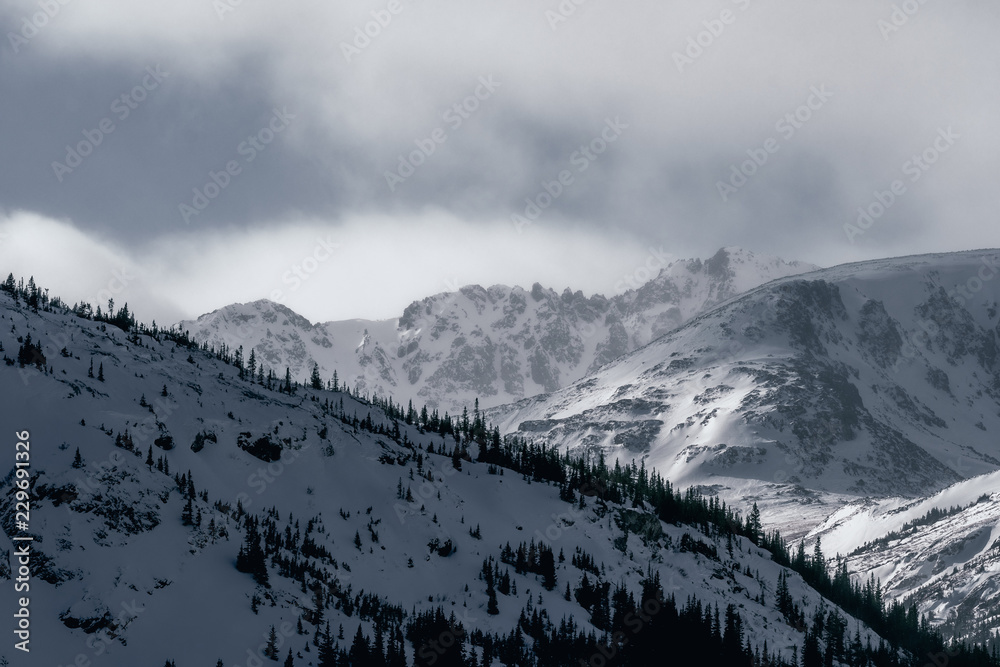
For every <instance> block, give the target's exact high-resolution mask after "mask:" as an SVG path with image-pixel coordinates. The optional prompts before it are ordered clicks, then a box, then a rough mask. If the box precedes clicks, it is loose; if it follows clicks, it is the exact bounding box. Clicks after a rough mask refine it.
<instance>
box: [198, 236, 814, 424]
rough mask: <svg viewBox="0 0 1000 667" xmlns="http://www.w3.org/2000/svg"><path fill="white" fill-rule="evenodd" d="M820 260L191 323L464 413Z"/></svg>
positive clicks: (722, 261) (742, 263) (714, 263)
mask: <svg viewBox="0 0 1000 667" xmlns="http://www.w3.org/2000/svg"><path fill="white" fill-rule="evenodd" d="M814 268H815V267H813V266H811V265H808V264H803V263H800V262H785V261H783V260H780V259H777V258H774V257H768V256H764V255H758V254H754V253H751V252H748V251H745V250H740V249H738V248H724V249H722V250H720V251H719V252H717V253H716V254H715V255H714V256H713V257H711V258H710V259H707V260H704V261H702V260H697V259H695V260H685V261H676V262H672V263H671V264H669V265H668V266H666V267H665V268H664V269H662V270H661V271H660V273H659V275H657V276H656V277H655V278H653V279H652V280H650V281H649V282H647V283H646V284H644V285H642V286H641V287H638V288H636V289H630V290H628V291H626V292H624V293H622V294H620V295H617V296H614V297H611V298H606V297H604V296H601V295H594V296H591V297H585V296H584V295H583V294H582V293H581V292H572V291H570V290H569V289H567V290H565V291H564V292H562V293H561V294H559V293H557V292H555V291H554V290H551V289H546V288H543V287H542V286H541V285H539V284H537V283H536V284H535V285H534V286H533V287H532V288H531V289H530V290H525V289H522V288H520V287H505V286H501V285H495V286H493V287H490V288H488V289H485V288H483V287H480V286H478V285H470V286H466V287H463V288H462V289H460V290H459V291H457V292H451V293H442V294H437V295H434V296H431V297H427V298H425V299H423V300H421V301H416V302H414V303H412V304H411V305H410V306H408V307H407V308H406V309H405V311H404V312H403V314H402V315H401V316H400V317H399V319H398V320H389V321H381V322H372V321H364V320H349V321H342V322H327V323H319V324H311V323H310V322H308V321H307V320H306V319H305V318H302V317H300V316H298V315H297V314H295V313H294V312H292V311H291V310H289V309H288V308H286V307H284V306H281V305H278V304H275V303H272V302H269V301H256V302H253V303H249V304H235V305H232V306H227V307H225V308H222V309H220V310H218V311H215V312H213V313H210V314H208V315H203V316H202V317H199V318H198V319H197V320H194V321H185V322H181V323H180V324H179V326H180V327H181V329H183V330H189V331H190V332H191V336H192V337H193V338H195V339H196V340H198V341H203V342H208V343H209V344H211V345H215V346H216V347H218V346H219V345H220V344H222V343H225V344H226V345H228V346H229V347H230V348H233V349H235V348H237V347H238V346H240V345H242V346H243V348H244V350H245V354H246V355H247V356H248V355H249V350H250V348H253V349H254V350H255V354H256V355H257V357H258V359H259V360H260V361H262V362H263V363H265V364H266V365H267V366H268V367H269V368H271V369H274V370H275V372H277V373H279V374H283V373H284V369H285V368H286V367H288V368H289V369H290V370H291V373H292V376H293V377H295V378H297V379H302V380H304V379H306V378H308V377H309V374H310V372H311V370H312V365H313V364H314V363H316V364H318V365H319V367H320V371H321V374H322V377H323V378H324V379H325V380H329V379H330V378H331V377H332V374H333V371H334V370H336V371H337V372H338V376H339V380H340V381H341V382H343V383H345V384H347V385H348V386H350V387H352V388H355V389H357V390H359V391H360V392H368V393H371V392H376V393H378V394H379V395H392V396H393V397H394V398H395V399H397V400H401V401H403V402H406V401H408V400H412V401H413V402H414V404H415V405H418V406H419V405H423V404H427V405H428V407H430V408H439V409H441V411H442V412H443V411H450V412H452V413H454V412H460V411H461V410H462V408H463V407H466V406H470V405H472V403H473V401H474V400H475V399H477V398H478V399H479V401H480V404H481V405H482V406H484V407H487V406H494V405H499V404H502V403H507V402H510V401H514V400H518V399H520V398H524V397H526V396H533V395H535V394H538V393H542V392H548V391H554V390H556V389H559V388H560V387H563V386H565V385H566V384H568V383H570V382H572V381H574V380H578V379H579V378H581V377H583V376H584V375H586V374H588V373H591V372H593V371H595V370H596V369H598V368H600V367H601V366H602V365H604V364H606V363H608V362H610V361H613V360H614V359H616V358H618V357H620V356H621V355H623V354H625V353H627V352H629V351H631V350H634V349H636V348H637V347H640V346H642V345H645V344H646V343H648V342H650V341H651V340H653V339H655V338H656V337H658V336H661V335H663V334H665V333H667V332H668V331H670V330H672V329H674V328H676V327H677V326H679V325H680V324H682V323H684V322H685V321H687V320H688V319H690V318H691V317H693V316H694V315H696V314H698V313H700V312H702V311H704V310H705V309H706V308H709V307H711V306H714V305H716V304H718V303H721V302H722V301H725V300H726V299H729V298H731V297H733V296H735V295H736V294H738V293H740V292H742V291H744V290H747V289H749V288H751V287H755V286H757V285H760V284H762V283H766V282H768V281H770V280H773V279H775V278H781V277H784V276H788V275H793V274H797V273H802V272H804V271H808V270H811V269H814Z"/></svg>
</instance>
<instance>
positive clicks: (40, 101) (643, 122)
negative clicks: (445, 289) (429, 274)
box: [0, 0, 1000, 305]
mask: <svg viewBox="0 0 1000 667" xmlns="http://www.w3.org/2000/svg"><path fill="white" fill-rule="evenodd" d="M56 2H57V4H58V0H56ZM569 4H570V3H562V5H560V3H558V2H544V3H537V2H529V1H527V0H523V1H515V2H510V3H503V4H496V5H492V4H490V5H484V4H481V3H468V2H458V1H447V2H440V3H436V4H433V5H428V4H426V3H412V2H402V1H401V3H400V4H399V5H396V7H397V8H398V11H397V12H396V13H393V14H391V16H388V15H386V14H385V10H386V7H387V6H388V5H387V3H385V2H379V1H374V2H366V3H352V4H350V5H337V4H335V3H325V2H318V1H313V0H301V1H299V2H293V3H289V4H287V5H281V6H278V5H266V6H265V5H260V4H251V3H245V2H244V3H240V4H239V5H233V4H232V3H230V4H226V5H225V6H226V7H230V8H231V9H232V11H225V12H223V13H220V12H219V11H217V5H218V3H215V4H213V3H211V2H197V1H194V0H192V1H190V2H185V1H178V2H175V3H170V4H169V5H168V4H165V3H158V2H152V1H151V0H129V1H126V0H107V1H106V2H101V3H84V2H80V1H79V0H77V2H68V3H67V4H65V5H59V6H60V7H61V9H59V11H58V12H57V15H55V16H52V17H51V18H50V19H46V21H45V25H43V26H41V27H39V28H38V29H37V34H35V35H33V36H31V37H30V38H29V39H26V40H25V39H24V38H22V40H21V41H18V39H17V38H16V37H15V38H12V37H11V35H15V36H17V35H23V33H24V31H25V27H24V25H25V24H24V21H25V20H29V21H32V20H34V17H35V16H36V15H37V13H38V11H40V10H39V6H40V5H39V4H38V3H37V2H36V1H34V0H17V1H16V2H10V3H6V4H5V6H4V7H3V8H2V9H0V32H2V34H3V35H4V36H5V37H4V40H3V44H2V45H0V54H2V55H0V87H2V90H3V91H4V92H5V93H8V94H4V95H0V117H2V118H4V120H5V124H4V126H3V129H2V131H0V153H2V155H3V160H2V162H0V208H2V209H3V210H5V211H8V212H9V211H15V210H24V211H29V212H33V213H36V214H39V215H41V216H45V217H48V218H57V219H66V220H69V221H70V224H72V225H73V226H75V227H76V228H78V229H80V230H81V231H83V232H84V233H85V234H90V235H91V236H92V237H93V238H95V239H98V240H100V239H104V240H111V241H115V242H116V243H118V244H119V246H120V247H119V248H118V249H117V250H116V251H115V252H116V253H118V251H119V250H120V251H121V252H124V253H128V252H134V253H136V254H137V255H142V254H143V253H144V252H146V251H148V249H149V247H151V246H152V245H155V244H164V243H178V244H180V245H179V246H177V247H178V248H180V247H182V246H183V244H184V243H188V244H189V247H190V248H195V247H201V246H204V244H205V243H207V242H208V240H207V239H209V238H211V239H214V241H212V242H217V243H224V241H223V239H226V238H231V237H232V235H234V234H237V235H238V234H263V235H266V234H268V233H270V234H271V236H270V237H269V238H270V242H271V246H270V247H271V248H276V247H277V246H278V245H281V244H287V243H290V242H288V241H286V240H285V237H284V236H283V231H284V230H285V229H291V228H298V227H301V226H302V225H312V226H315V227H316V228H317V229H318V230H320V229H321V230H323V232H324V233H326V232H327V231H333V232H335V231H336V230H338V229H342V230H347V229H351V230H358V229H361V228H362V227H365V228H368V229H370V230H371V232H370V234H371V237H370V238H371V245H372V248H373V250H372V252H373V253H375V254H376V255H377V253H378V252H380V251H381V247H382V246H383V245H384V244H385V243H387V240H386V239H388V238H390V235H389V234H388V233H387V232H388V230H389V229H390V228H392V229H396V227H395V226H396V225H402V226H406V225H416V226H424V227H423V228H425V229H426V230H427V233H426V234H424V235H423V236H420V235H417V236H415V237H414V238H413V239H411V246H410V250H411V251H412V252H413V253H414V255H415V256H417V257H419V256H421V254H426V249H427V248H430V247H432V246H434V244H436V243H442V242H445V243H448V244H452V245H453V246H454V248H455V249H456V251H462V250H464V249H465V247H466V244H467V245H468V246H470V247H477V244H478V245H479V246H481V245H482V244H483V243H484V242H485V241H486V239H490V240H491V242H493V243H494V244H497V243H499V244H500V245H504V246H505V247H506V245H509V246H510V247H511V248H519V249H523V248H524V247H525V245H526V244H531V243H541V242H542V241H543V239H545V242H546V243H555V244H556V246H553V247H552V248H550V249H549V250H550V252H549V253H548V255H549V256H551V257H553V258H556V257H558V255H559V252H558V250H559V249H558V244H559V239H560V233H562V234H563V235H564V236H565V235H567V234H577V233H578V232H586V234H585V235H584V236H585V237H586V238H588V239H594V240H595V246H594V248H593V251H594V254H598V253H600V252H602V250H603V249H604V248H607V247H608V246H609V245H621V246H622V247H624V246H626V245H628V244H630V243H634V244H637V246H642V245H649V244H663V243H666V244H668V245H669V246H670V250H671V251H673V252H674V253H675V254H679V255H705V254H707V253H711V252H714V250H715V249H716V248H718V247H719V246H722V245H744V246H747V247H749V248H751V249H757V250H764V251H769V252H774V253H781V254H783V255H785V256H787V257H789V258H795V259H804V260H807V261H812V262H815V263H821V264H833V263H836V262H839V261H846V260H853V259H861V258H864V257H875V256H881V255H890V254H902V253H913V252H924V251H931V250H940V249H961V248H965V247H973V246H977V247H981V246H989V245H1000V236H998V234H1000V232H998V231H997V228H996V226H995V224H993V220H992V215H993V212H994V211H995V209H996V203H997V202H996V198H995V194H994V193H995V188H993V187H992V181H993V180H994V178H995V176H994V171H995V164H994V161H993V157H992V156H993V155H995V154H996V153H997V151H998V150H1000V133H998V131H997V124H996V121H995V112H994V110H995V109H996V108H997V106H998V102H1000V91H998V89H997V88H996V86H995V85H993V81H994V76H995V75H994V73H995V71H996V68H997V66H998V65H1000V49H998V47H997V46H996V43H995V37H994V35H995V32H996V28H997V23H998V22H1000V21H998V10H997V7H996V5H985V4H983V3H976V2H971V1H970V2H955V3H950V4H947V5H944V4H934V3H923V4H920V3H916V2H915V0H911V1H910V2H908V3H905V2H889V1H885V2H882V1H879V2H875V3H872V2H862V1H860V0H848V1H846V2H843V3H837V4H835V5H834V4H832V3H829V4H822V3H821V4H809V5H801V4H796V3H791V2H784V3H781V2H764V1H763V0H738V1H734V0H715V1H713V2H710V3H708V4H701V3H699V4H694V3H692V4H690V5H675V4H668V3H658V2H653V1H652V0H641V1H640V0H636V1H634V2H625V3H611V2H609V1H608V0H588V2H586V3H583V5H582V6H581V7H579V9H578V10H576V11H574V12H572V13H571V14H570V13H567V12H566V11H563V13H559V12H560V11H561V10H560V9H559V8H560V7H563V10H565V7H567V6H569ZM904 5H905V8H906V9H905V11H904V9H903V8H904ZM551 12H556V14H552V13H551ZM900 12H902V13H900ZM564 14H565V16H564ZM387 16H388V18H387ZM377 18H378V19H380V20H381V23H382V25H378V24H377V23H373V21H376V19H377ZM563 18H565V20H562V19H563ZM366 30H367V31H368V32H369V34H370V36H369V37H364V36H363V34H364V31H366ZM15 51H16V52H15ZM156 67H159V68H161V69H162V70H164V71H166V72H169V73H170V74H169V77H166V78H165V79H164V80H163V81H162V82H160V83H159V84H158V86H157V87H156V88H155V89H152V90H147V91H145V94H144V97H145V99H144V100H143V101H142V102H140V103H138V104H137V106H136V108H135V109H130V114H129V116H128V117H127V118H118V117H117V116H116V114H115V112H113V111H112V104H113V103H114V101H115V100H116V99H119V98H120V96H121V95H122V94H128V93H129V91H131V90H133V88H134V87H135V86H142V85H143V81H144V78H145V77H147V75H148V70H147V68H156ZM817 91H826V92H824V93H822V94H819V93H818V92H817ZM276 113H277V114H278V115H280V116H281V118H282V119H281V120H280V122H277V124H274V123H275V122H276V121H275V114H276ZM106 117H107V118H110V120H111V121H113V122H114V131H113V132H111V133H109V134H107V135H105V136H103V139H102V143H101V145H100V146H97V147H96V148H95V149H94V150H93V153H92V155H89V156H87V157H86V158H84V159H83V161H82V164H81V165H80V166H78V167H76V168H74V169H73V171H72V172H71V173H63V174H62V181H61V182H60V180H59V177H58V175H57V174H55V173H54V172H53V166H52V163H53V162H55V161H59V162H65V161H66V148H65V147H66V146H67V145H70V146H74V145H76V144H77V143H78V142H80V141H82V140H85V139H86V136H85V135H84V132H93V131H94V128H97V127H98V126H99V123H100V121H101V120H102V119H104V118H106ZM790 119H791V120H790ZM609 123H611V124H614V125H616V126H618V127H620V128H621V129H620V131H617V132H616V133H615V139H614V141H609V140H607V139H608V137H602V133H606V132H607V129H606V128H607V127H608V124H609ZM278 127H280V130H276V128H278ZM947 128H952V131H953V132H954V133H956V134H957V135H958V137H959V138H958V139H957V140H956V141H955V143H954V145H953V146H950V147H949V150H948V151H947V152H943V153H941V154H939V155H937V156H935V160H934V162H933V163H932V164H929V165H928V168H927V169H926V170H924V171H921V173H920V178H919V179H916V180H906V192H905V194H903V195H902V196H899V197H897V198H896V199H895V201H894V202H893V203H892V204H891V206H889V207H888V209H887V210H886V211H885V212H884V215H881V216H879V218H878V219H877V220H875V221H873V224H872V225H871V226H870V228H868V229H865V230H864V233H863V234H860V235H858V234H853V235H852V234H851V233H849V232H846V231H845V225H847V226H849V225H851V224H853V223H855V221H856V219H857V215H858V214H857V209H858V208H859V207H866V206H868V205H869V204H870V202H872V201H874V199H873V198H875V197H877V196H879V195H878V193H880V192H883V191H885V190H886V189H887V188H889V187H891V184H892V183H893V182H894V181H895V180H898V179H908V178H909V177H907V176H906V175H905V174H904V169H905V167H904V165H905V164H906V163H907V161H908V160H910V159H911V158H912V157H913V156H915V155H917V156H919V155H923V153H924V152H925V151H927V150H929V147H932V146H933V142H934V141H935V137H936V136H938V133H939V132H941V131H945V130H946V129H947ZM254 137H256V138H257V140H258V141H263V140H264V139H266V140H267V141H266V142H264V143H263V144H262V145H261V146H260V148H261V150H257V148H252V150H251V149H250V148H247V146H248V144H246V143H245V142H247V141H250V144H249V146H254V144H253V141H254V139H253V138H254ZM768 141H771V142H772V143H771V144H768V143H767V142H768ZM428 142H429V143H428ZM766 146H770V147H771V150H767V149H766V148H765V147H766ZM588 149H589V150H591V151H593V152H594V154H593V155H588V153H587V150H588ZM597 149H599V150H597ZM761 151H764V152H763V153H762V152H761ZM251 155H252V156H253V159H252V160H250V159H249V158H250V156H251ZM762 155H763V156H765V157H766V160H765V159H762V158H761V157H760V156H762ZM581 156H584V157H581ZM754 156H757V158H756V161H757V163H756V164H751V165H750V166H749V167H746V166H745V165H746V164H747V160H754V159H755V158H754ZM227 166H228V167H229V169H227ZM734 170H735V171H734ZM751 172H752V173H751ZM741 173H742V175H741ZM744 180H745V182H743V181H744ZM727 188H732V190H729V189H727ZM196 191H197V192H196ZM182 207H188V208H187V214H185V212H184V208H182ZM533 207H534V208H533ZM195 211H196V213H195ZM535 213H537V215H535ZM512 216H520V217H521V218H522V219H524V218H532V219H531V220H530V223H531V224H530V225H529V226H522V227H518V226H517V224H516V218H515V219H514V220H512ZM185 218H186V219H185ZM23 219H29V218H23ZM438 219H443V220H448V221H449V222H448V224H449V225H452V224H453V223H454V224H455V225H458V226H459V227H461V228H463V229H464V231H463V232H462V233H460V234H457V236H456V237H455V238H449V239H445V240H441V239H434V238H431V234H432V232H431V229H433V226H432V225H431V221H433V220H438ZM448 228H449V229H450V230H452V231H453V230H454V229H457V227H453V226H450V227H448ZM396 231H398V229H397V230H396ZM528 232H531V234H529V233H528ZM345 233H346V232H345ZM496 233H499V234H507V235H509V238H508V237H507V236H500V237H495V236H493V235H494V234H496ZM532 234H533V235H532ZM213 235H214V236H213ZM289 236H294V235H289ZM397 236H398V235H397ZM255 238H256V237H255ZM261 238H263V237H261ZM296 238H298V237H296ZM303 238H308V237H303ZM352 238H355V239H361V238H362V236H358V235H354V232H352ZM498 238H500V239H504V240H502V241H497V239H498ZM581 238H583V237H581ZM305 242H306V243H308V241H305ZM414 243H415V244H417V246H419V247H416V246H413V245H412V244H414ZM505 244H506V245H505ZM262 247H267V244H263V246H262ZM282 247H283V248H284V250H286V251H287V252H288V253H289V256H291V257H293V258H294V256H295V255H296V253H301V252H307V251H308V248H306V249H305V250H302V249H300V248H298V247H285V246H282ZM178 252H180V250H178ZM484 261H487V262H492V263H493V264H491V265H490V266H493V265H494V264H495V266H496V267H498V269H502V268H503V267H504V266H509V264H510V263H509V262H506V263H505V262H504V260H503V258H491V259H488V260H484ZM551 261H553V262H557V261H558V260H556V259H553V260H551ZM565 261H566V264H565V271H566V273H565V275H566V279H565V280H564V281H563V282H564V283H565V284H571V283H576V282H578V281H585V280H586V278H587V277H588V276H587V275H586V273H585V271H584V270H583V269H581V268H580V266H579V263H578V262H574V261H572V259H571V258H569V259H566V260H565ZM483 266H484V267H485V266H486V265H485V264H483ZM237 268H238V267H237ZM531 272H532V271H531V270H530V267H528V269H527V270H526V271H525V273H524V274H523V275H522V274H520V273H519V274H517V275H513V274H511V275H510V277H508V278H503V280H505V281H507V282H517V281H520V282H527V283H529V284H530V282H533V281H534V279H535V278H534V276H533V275H528V274H529V273H531ZM536 272H537V273H546V274H547V275H549V274H552V275H557V274H558V273H557V272H555V271H554V270H553V268H552V267H551V266H548V265H547V266H545V267H536ZM227 275H228V274H227ZM491 275H493V274H491ZM497 275H502V272H501V271H499V270H498V272H497ZM446 279H447V280H451V279H452V277H451V276H448V277H442V276H435V277H434V278H433V282H434V284H435V285H439V284H440V283H441V282H442V281H443V280H446ZM463 279H465V278H463ZM468 279H469V280H473V281H478V280H479V279H478V278H477V277H476V276H474V275H471V276H468ZM236 280H238V279H236ZM220 289H221V287H220ZM220 305H221V304H220Z"/></svg>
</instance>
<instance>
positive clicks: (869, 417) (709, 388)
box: [490, 250, 1000, 496]
mask: <svg viewBox="0 0 1000 667" xmlns="http://www.w3.org/2000/svg"><path fill="white" fill-rule="evenodd" d="M998 269H1000V253H998V252H997V251H994V250H988V251H977V252H965V253H954V254H940V255H926V256H920V257H907V258H898V259H889V260H880V261H872V262H862V263H858V264H849V265H843V266H838V267H834V268H831V269H824V270H819V271H815V272H812V273H809V274H805V275H802V276H795V277H790V278H784V279H781V280H777V281H774V282H771V283H769V284H766V285H763V286H761V287H758V288H755V289H752V290H750V291H749V292H747V293H745V294H744V295H742V296H740V297H737V298H735V299H732V300H731V301H729V302H727V303H724V304H722V305H720V306H718V307H716V308H715V309H713V310H711V311H709V312H707V313H705V314H703V315H700V316H698V317H695V318H694V319H693V320H691V321H690V322H688V323H687V324H685V325H684V326H682V327H681V328H679V329H677V330H675V331H673V332H671V333H669V334H668V335H666V336H664V337H662V338H659V339H657V340H655V341H653V342H652V343H650V344H649V345H647V346H646V347H643V348H641V349H639V350H636V351H635V352H632V353H630V354H628V355H626V356H624V357H622V358H620V359H618V360H616V361H615V362H613V363H611V364H609V365H607V366H605V367H604V368H602V369H601V370H600V371H598V372H597V373H595V374H594V375H592V376H590V377H587V378H585V379H582V380H579V381H577V382H575V383H573V384H571V385H569V386H567V387H564V388H562V389H560V390H558V391H555V392H553V393H550V394H548V395H543V396H538V397H534V398H530V399H524V400H522V401H519V402H516V403H514V404H511V405H508V406H503V407H500V408H496V409H494V410H492V411H491V412H490V417H491V418H493V419H494V420H496V421H497V422H498V423H501V424H502V428H503V430H504V431H505V432H513V433H521V434H524V435H530V436H533V437H535V438H539V439H542V440H545V441H548V442H551V443H554V444H557V445H559V446H561V447H564V448H568V449H580V448H582V449H595V450H601V451H604V452H606V453H608V454H609V455H612V456H618V457H622V458H626V459H630V458H632V457H633V456H640V457H643V458H644V459H645V461H646V465H647V466H651V467H655V468H656V469H658V470H660V471H661V472H663V473H664V474H665V475H667V476H668V477H669V478H670V479H672V480H675V481H678V482H681V483H692V484H694V483H697V484H709V485H721V486H722V487H729V488H733V489H735V488H738V487H739V486H740V484H741V483H742V482H741V480H763V481H764V482H766V483H770V484H797V485H801V486H803V487H806V488H807V489H812V490H823V491H830V492H838V493H846V494H852V495H860V496H865V495H886V494H902V495H909V496H915V495H923V494H927V493H931V492H933V491H935V490H938V489H941V488H942V487H944V486H946V485H947V484H950V483H952V482H955V481H958V480H960V479H962V478H964V477H967V476H972V475H975V474H980V473H984V472H989V471H992V470H995V469H997V468H998V467H1000V449H998V447H997V442H996V435H995V434H996V433H997V432H1000V411H998V402H1000V358H998V354H997V352H998V319H1000V317H998V312H1000V307H998V298H1000V289H998V288H1000V280H994V279H993V277H994V276H996V272H997V270H998Z"/></svg>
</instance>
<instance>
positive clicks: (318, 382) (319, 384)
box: [309, 362, 323, 390]
mask: <svg viewBox="0 0 1000 667" xmlns="http://www.w3.org/2000/svg"><path fill="white" fill-rule="evenodd" d="M309 386H310V387H312V388H313V389H316V390H320V389H322V388H323V378H322V377H320V374H319V364H317V363H316V362H313V370H312V376H311V377H310V378H309Z"/></svg>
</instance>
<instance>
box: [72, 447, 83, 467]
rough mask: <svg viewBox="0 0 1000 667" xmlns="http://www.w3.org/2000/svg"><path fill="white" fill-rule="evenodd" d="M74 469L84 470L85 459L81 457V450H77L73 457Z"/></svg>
mask: <svg viewBox="0 0 1000 667" xmlns="http://www.w3.org/2000/svg"><path fill="white" fill-rule="evenodd" d="M73 467H74V468H82V467H83V457H81V456H80V448H79V447H77V448H76V455H75V456H74V457H73Z"/></svg>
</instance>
